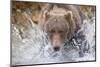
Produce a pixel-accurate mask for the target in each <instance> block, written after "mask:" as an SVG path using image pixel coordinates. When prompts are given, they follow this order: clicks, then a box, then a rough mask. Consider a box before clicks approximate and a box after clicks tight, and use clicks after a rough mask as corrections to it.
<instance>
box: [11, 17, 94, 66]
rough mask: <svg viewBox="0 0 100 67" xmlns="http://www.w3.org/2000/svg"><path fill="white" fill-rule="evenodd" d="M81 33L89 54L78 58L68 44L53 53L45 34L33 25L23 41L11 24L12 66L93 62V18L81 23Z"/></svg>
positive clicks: (74, 50)
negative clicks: (87, 45)
mask: <svg viewBox="0 0 100 67" xmlns="http://www.w3.org/2000/svg"><path fill="white" fill-rule="evenodd" d="M29 19H30V18H29ZM31 22H32V21H31ZM82 31H83V34H84V35H85V36H86V37H85V40H86V41H87V42H88V44H89V45H90V48H89V52H86V53H84V56H83V57H80V56H79V54H78V52H79V51H78V48H74V47H73V46H72V45H69V44H68V45H65V46H63V47H62V49H61V50H60V51H58V52H54V51H53V49H52V46H51V44H50V42H49V40H48V39H47V34H46V33H45V32H43V31H42V30H40V29H39V28H38V26H37V25H35V24H33V25H32V28H30V30H28V31H26V32H25V33H24V34H23V36H25V37H24V38H23V39H22V38H21V35H20V32H19V30H18V28H17V27H16V25H14V24H12V34H11V36H12V65H27V64H28V65H29V64H46V63H62V62H78V61H93V60H95V17H93V18H91V19H90V20H84V21H83V24H82Z"/></svg>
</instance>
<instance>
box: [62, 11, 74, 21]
mask: <svg viewBox="0 0 100 67" xmlns="http://www.w3.org/2000/svg"><path fill="white" fill-rule="evenodd" d="M64 17H65V19H66V20H69V21H70V20H72V19H73V14H72V11H67V12H66V14H65V15H64Z"/></svg>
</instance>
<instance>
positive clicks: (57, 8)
mask: <svg viewBox="0 0 100 67" xmlns="http://www.w3.org/2000/svg"><path fill="white" fill-rule="evenodd" d="M38 22H39V27H40V28H41V29H42V30H43V31H45V32H47V34H48V37H49V39H50V42H51V44H52V46H53V49H54V51H59V50H60V48H61V46H62V45H64V43H65V42H67V41H69V40H70V39H71V38H72V37H73V36H74V34H75V33H76V32H77V31H78V30H79V29H80V26H81V23H82V19H81V15H80V13H79V10H78V9H77V7H75V6H73V5H60V4H45V5H43V7H42V10H41V14H40V16H39V21H38Z"/></svg>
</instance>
